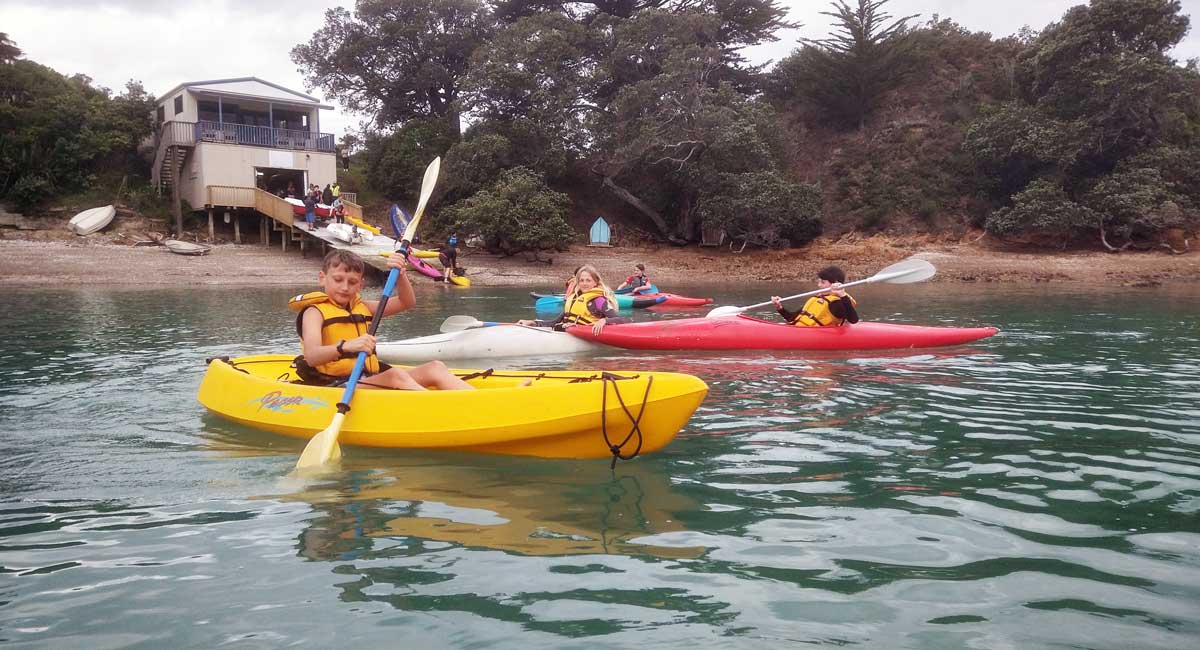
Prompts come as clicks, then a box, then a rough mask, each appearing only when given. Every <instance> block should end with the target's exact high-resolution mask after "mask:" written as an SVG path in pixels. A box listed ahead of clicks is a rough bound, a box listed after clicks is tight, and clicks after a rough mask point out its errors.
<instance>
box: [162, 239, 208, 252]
mask: <svg viewBox="0 0 1200 650" xmlns="http://www.w3.org/2000/svg"><path fill="white" fill-rule="evenodd" d="M163 246H166V247H167V250H169V251H171V252H172V253H178V254H179V255H205V254H207V253H208V252H209V251H211V250H212V246H208V245H205V244H193V243H192V242H190V241H181V240H178V239H167V240H165V241H163Z"/></svg>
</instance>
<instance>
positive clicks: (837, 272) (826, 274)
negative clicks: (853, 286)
mask: <svg viewBox="0 0 1200 650" xmlns="http://www.w3.org/2000/svg"><path fill="white" fill-rule="evenodd" d="M817 277H818V278H821V279H822V280H825V281H826V282H845V281H846V274H845V273H843V272H842V270H841V269H839V268H838V267H836V266H827V267H825V268H823V269H821V270H820V271H817Z"/></svg>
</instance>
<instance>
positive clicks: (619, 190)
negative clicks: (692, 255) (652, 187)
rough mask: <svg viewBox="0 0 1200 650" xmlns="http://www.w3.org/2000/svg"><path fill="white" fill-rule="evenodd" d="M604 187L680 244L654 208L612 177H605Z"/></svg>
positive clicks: (663, 233)
mask: <svg viewBox="0 0 1200 650" xmlns="http://www.w3.org/2000/svg"><path fill="white" fill-rule="evenodd" d="M604 187H606V188H608V190H609V191H611V192H612V193H613V194H616V195H617V196H618V197H619V198H620V199H621V200H622V201H625V202H626V203H628V204H629V205H632V206H633V207H634V208H636V209H637V211H638V212H641V213H642V214H644V215H646V216H647V217H650V220H651V221H653V222H654V226H655V227H656V228H658V231H659V232H660V233H662V235H663V236H664V237H666V238H667V239H669V240H671V241H672V242H679V239H678V238H677V237H674V236H672V235H671V229H670V227H668V226H667V222H666V221H665V220H663V218H662V215H660V214H659V213H658V212H657V211H655V209H654V208H652V207H650V206H648V205H646V203H645V202H644V201H642V200H641V199H639V198H638V197H636V196H634V195H633V193H632V192H630V191H629V190H627V189H625V188H623V187H621V186H620V185H617V184H616V183H615V182H613V179H612V177H611V176H604ZM682 243H685V244H686V243H687V242H686V241H684V242H682Z"/></svg>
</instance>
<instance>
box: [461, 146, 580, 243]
mask: <svg viewBox="0 0 1200 650" xmlns="http://www.w3.org/2000/svg"><path fill="white" fill-rule="evenodd" d="M570 210H571V201H570V199H569V198H568V197H567V195H566V194H563V193H561V192H555V191H553V190H550V189H549V188H548V187H547V186H546V183H545V181H544V180H543V179H542V177H541V176H539V175H538V174H537V173H536V172H534V171H533V170H531V169H528V168H526V167H515V168H513V169H509V170H507V171H504V172H502V173H501V174H500V177H499V178H498V179H496V182H495V183H493V184H491V185H489V186H488V187H486V188H485V189H483V190H481V191H479V192H476V193H475V194H474V195H472V196H471V197H470V198H467V199H464V200H462V201H459V202H458V203H455V204H454V205H452V206H450V207H449V208H446V209H445V210H444V211H443V213H442V215H441V217H442V218H443V219H444V220H445V221H447V222H449V223H452V224H453V226H454V228H455V229H456V230H457V231H458V233H459V236H460V237H463V236H464V235H465V236H471V235H479V236H480V237H482V238H483V240H484V245H485V246H486V247H487V249H488V250H491V251H496V252H501V253H504V254H505V255H512V254H515V253H520V252H523V251H534V252H535V253H536V251H541V250H549V249H555V248H558V247H560V246H564V245H566V244H569V243H571V240H572V239H573V238H574V236H575V233H574V232H573V231H572V230H571V226H570V224H569V223H568V222H567V217H568V216H569V214H570Z"/></svg>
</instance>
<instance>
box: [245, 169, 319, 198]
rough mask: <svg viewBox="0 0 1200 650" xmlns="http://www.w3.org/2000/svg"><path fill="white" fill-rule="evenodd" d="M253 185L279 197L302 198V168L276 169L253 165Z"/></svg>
mask: <svg viewBox="0 0 1200 650" xmlns="http://www.w3.org/2000/svg"><path fill="white" fill-rule="evenodd" d="M254 185H255V186H256V187H258V189H260V190H266V191H267V192H270V193H271V194H274V195H275V196H278V197H280V198H284V199H286V198H288V197H289V196H290V197H292V198H295V199H299V198H303V196H304V188H305V187H306V185H305V184H304V170H302V169H277V168H274V167H255V168H254Z"/></svg>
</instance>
